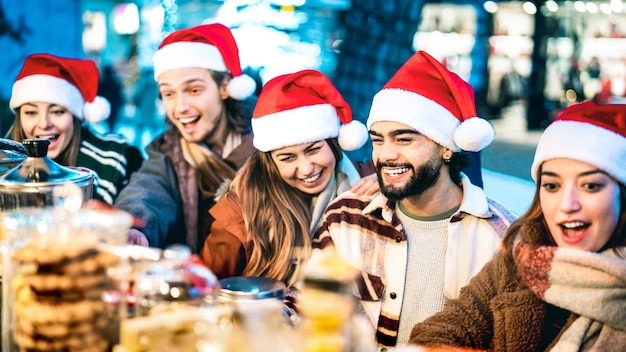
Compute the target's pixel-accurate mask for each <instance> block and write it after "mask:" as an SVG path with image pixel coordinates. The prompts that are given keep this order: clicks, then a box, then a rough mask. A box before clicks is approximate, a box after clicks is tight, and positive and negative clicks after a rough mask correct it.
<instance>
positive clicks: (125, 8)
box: [113, 3, 139, 34]
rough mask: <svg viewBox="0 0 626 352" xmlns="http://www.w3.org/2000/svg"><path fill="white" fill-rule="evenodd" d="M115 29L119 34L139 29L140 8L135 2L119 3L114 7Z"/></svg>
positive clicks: (130, 32)
mask: <svg viewBox="0 0 626 352" xmlns="http://www.w3.org/2000/svg"><path fill="white" fill-rule="evenodd" d="M113 30H115V33H117V34H135V33H137V32H138V31H139V9H138V8H137V5H135V4H133V3H127V4H119V5H117V6H116V7H115V8H114V9H113Z"/></svg>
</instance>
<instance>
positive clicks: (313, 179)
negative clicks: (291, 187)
mask: <svg viewBox="0 0 626 352" xmlns="http://www.w3.org/2000/svg"><path fill="white" fill-rule="evenodd" d="M321 175H322V173H319V174H317V175H313V176H311V177H307V178H305V179H303V180H302V181H303V182H306V183H311V182H315V181H317V179H319V178H320V176H321Z"/></svg>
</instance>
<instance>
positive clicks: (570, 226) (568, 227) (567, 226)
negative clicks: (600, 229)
mask: <svg viewBox="0 0 626 352" xmlns="http://www.w3.org/2000/svg"><path fill="white" fill-rule="evenodd" d="M586 227H589V225H588V224H585V223H584V222H582V221H574V222H568V223H564V224H561V228H563V232H564V233H566V234H567V232H568V231H577V230H582V229H584V228H586Z"/></svg>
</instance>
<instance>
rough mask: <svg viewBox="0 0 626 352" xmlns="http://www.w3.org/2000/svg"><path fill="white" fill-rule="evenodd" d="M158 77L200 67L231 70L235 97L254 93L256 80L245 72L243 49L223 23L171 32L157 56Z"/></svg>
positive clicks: (155, 58) (244, 97) (243, 96)
mask: <svg viewBox="0 0 626 352" xmlns="http://www.w3.org/2000/svg"><path fill="white" fill-rule="evenodd" d="M152 60H153V63H154V79H158V77H159V75H160V74H161V73H163V72H165V71H168V70H173V69H178V68H187V67H200V68H206V69H210V70H213V71H220V72H229V73H230V74H231V75H232V79H231V80H230V82H229V83H228V86H227V90H228V94H229V96H230V97H231V98H233V99H236V100H242V99H246V98H248V97H249V96H251V95H252V93H254V91H255V89H256V82H255V81H254V79H252V77H250V76H248V75H244V74H242V71H241V64H240V63H239V49H238V48H237V43H236V42H235V38H234V37H233V34H232V33H231V31H230V29H229V28H228V27H226V26H224V25H222V24H219V23H212V24H204V25H200V26H196V27H192V28H186V29H181V30H178V31H175V32H173V33H171V34H170V35H168V36H167V37H166V38H165V39H164V40H163V42H162V43H161V45H160V46H159V48H158V50H157V52H156V53H155V54H154V56H153V59H152Z"/></svg>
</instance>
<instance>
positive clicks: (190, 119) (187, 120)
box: [178, 116, 200, 125]
mask: <svg viewBox="0 0 626 352" xmlns="http://www.w3.org/2000/svg"><path fill="white" fill-rule="evenodd" d="M199 118H200V117H199V116H194V117H185V118H180V119H178V121H180V123H182V124H183V125H185V124H188V123H190V122H194V121H196V120H198V119H199Z"/></svg>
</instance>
